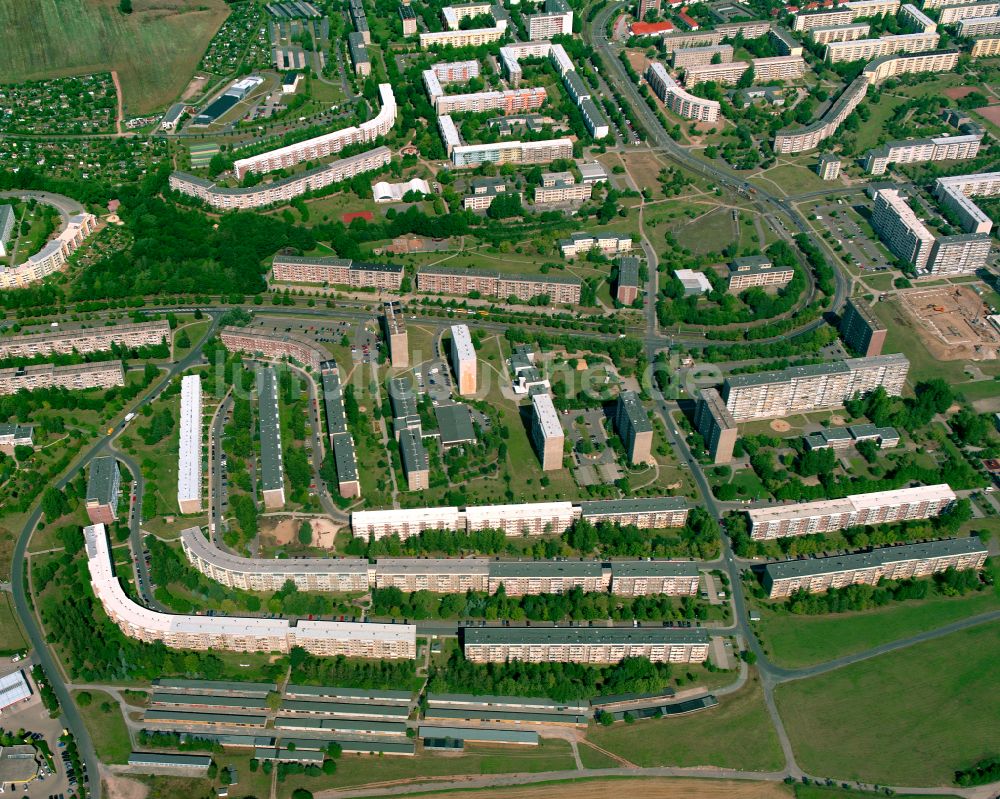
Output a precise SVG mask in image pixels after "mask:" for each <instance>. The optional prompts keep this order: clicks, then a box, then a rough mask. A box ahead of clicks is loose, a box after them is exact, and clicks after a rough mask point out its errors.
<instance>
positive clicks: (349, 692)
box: [285, 683, 413, 705]
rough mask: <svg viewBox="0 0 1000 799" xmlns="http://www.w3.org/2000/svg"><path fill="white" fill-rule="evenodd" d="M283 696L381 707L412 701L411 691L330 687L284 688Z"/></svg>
mask: <svg viewBox="0 0 1000 799" xmlns="http://www.w3.org/2000/svg"><path fill="white" fill-rule="evenodd" d="M285 696H289V697H296V696H323V697H328V698H330V699H339V700H340V701H342V702H375V703H376V704H382V705H407V704H409V703H410V701H411V700H412V699H413V692H412V691H396V690H391V689H380V688H341V687H338V686H331V685H296V684H294V683H290V684H289V685H286V686H285Z"/></svg>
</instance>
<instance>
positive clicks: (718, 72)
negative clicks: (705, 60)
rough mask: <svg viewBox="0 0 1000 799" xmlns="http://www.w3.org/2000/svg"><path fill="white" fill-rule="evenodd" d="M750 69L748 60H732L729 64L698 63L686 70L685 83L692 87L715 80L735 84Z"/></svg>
mask: <svg viewBox="0 0 1000 799" xmlns="http://www.w3.org/2000/svg"><path fill="white" fill-rule="evenodd" d="M748 69H750V65H749V64H748V63H747V62H746V61H731V62H730V63H728V64H697V65H695V66H690V67H688V68H687V69H685V70H684V85H685V86H686V87H690V86H697V85H698V84H699V83H706V82H708V81H713V82H714V83H718V84H721V85H724V86H735V85H736V84H737V83H738V82H739V80H740V78H741V77H743V73H744V72H746V71H747V70H748Z"/></svg>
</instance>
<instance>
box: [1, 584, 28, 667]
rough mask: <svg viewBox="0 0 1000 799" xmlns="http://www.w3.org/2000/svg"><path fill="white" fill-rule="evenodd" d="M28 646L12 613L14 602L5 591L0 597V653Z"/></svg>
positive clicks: (3, 653) (7, 652) (6, 653)
mask: <svg viewBox="0 0 1000 799" xmlns="http://www.w3.org/2000/svg"><path fill="white" fill-rule="evenodd" d="M27 648H28V642H27V641H26V640H25V638H24V633H23V632H22V630H21V625H20V624H19V623H18V621H17V616H16V615H15V614H14V603H13V601H12V599H11V596H10V594H9V593H7V592H6V591H4V592H3V598H2V599H0V655H8V654H11V653H13V652H18V651H20V650H22V649H27Z"/></svg>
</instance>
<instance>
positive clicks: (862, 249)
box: [815, 200, 892, 272]
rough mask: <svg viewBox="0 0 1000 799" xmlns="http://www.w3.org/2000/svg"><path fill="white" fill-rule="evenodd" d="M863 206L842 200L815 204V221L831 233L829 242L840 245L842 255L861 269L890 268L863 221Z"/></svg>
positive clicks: (885, 253) (887, 259) (832, 244)
mask: <svg viewBox="0 0 1000 799" xmlns="http://www.w3.org/2000/svg"><path fill="white" fill-rule="evenodd" d="M863 209H864V206H855V207H852V206H850V205H849V204H847V203H845V202H844V201H843V200H838V201H837V202H835V203H820V204H817V205H816V207H815V213H816V221H817V222H818V223H819V225H820V226H821V229H826V230H828V231H829V232H830V233H831V234H832V238H831V239H830V240H829V243H830V245H831V246H834V247H836V246H837V245H838V244H839V245H840V246H842V247H843V248H844V249H843V252H842V253H841V257H844V258H845V260H847V261H848V262H849V263H851V264H853V265H855V266H857V267H859V268H860V269H861V270H862V271H876V272H885V271H888V270H889V269H891V268H892V259H891V257H890V256H889V255H888V253H887V252H886V250H885V249H884V248H883V247H882V246H881V244H880V243H879V241H878V237H877V236H876V235H875V234H874V232H873V231H872V230H871V228H870V227H869V225H868V223H867V222H863V221H862V220H863V219H864V215H863V214H861V210H863Z"/></svg>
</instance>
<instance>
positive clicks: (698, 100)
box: [646, 61, 720, 122]
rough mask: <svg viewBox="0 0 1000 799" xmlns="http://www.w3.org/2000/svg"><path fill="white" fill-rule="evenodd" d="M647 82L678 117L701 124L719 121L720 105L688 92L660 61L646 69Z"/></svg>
mask: <svg viewBox="0 0 1000 799" xmlns="http://www.w3.org/2000/svg"><path fill="white" fill-rule="evenodd" d="M646 81H647V82H648V83H649V86H650V88H651V89H652V90H653V93H654V94H656V96H657V97H659V98H660V99H661V100H662V101H663V104H664V105H665V106H666V107H667V108H669V109H670V110H671V111H673V112H674V113H675V114H677V115H678V116H681V117H684V118H685V119H695V120H698V121H699V122H715V121H716V120H718V118H719V111H720V105H719V103H718V102H717V101H715V100H706V99H704V98H702V97H696V96H695V95H693V94H689V93H688V92H686V91H685V90H684V89H682V88H681V87H680V85H678V83H677V81H675V80H674V79H673V77H672V76H671V75H670V74H669V73H668V72H667V70H666V67H664V66H663V64H661V63H659V62H658V61H651V62H650V64H649V67H647V69H646Z"/></svg>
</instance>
